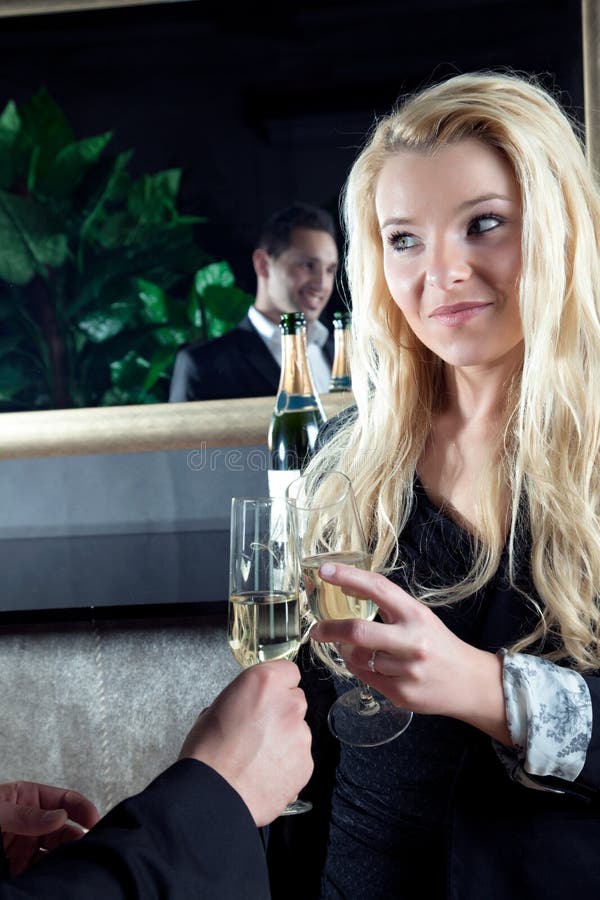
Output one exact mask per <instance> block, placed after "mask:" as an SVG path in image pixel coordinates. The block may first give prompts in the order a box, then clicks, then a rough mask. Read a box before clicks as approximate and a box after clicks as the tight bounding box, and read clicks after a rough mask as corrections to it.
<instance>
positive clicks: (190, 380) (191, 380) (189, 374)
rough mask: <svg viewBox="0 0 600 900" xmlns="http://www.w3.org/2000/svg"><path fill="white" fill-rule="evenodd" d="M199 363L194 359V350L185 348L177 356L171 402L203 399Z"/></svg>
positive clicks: (170, 389)
mask: <svg viewBox="0 0 600 900" xmlns="http://www.w3.org/2000/svg"><path fill="white" fill-rule="evenodd" d="M200 380H201V379H200V378H199V372H198V364H197V362H196V361H195V360H194V356H193V350H191V349H190V350H188V349H187V348H183V349H182V350H179V351H178V352H177V355H176V356H175V364H174V366H173V374H172V376H171V384H170V386H169V403H179V402H182V401H184V400H198V399H203V398H202V397H201V396H199V393H200V390H199V389H200Z"/></svg>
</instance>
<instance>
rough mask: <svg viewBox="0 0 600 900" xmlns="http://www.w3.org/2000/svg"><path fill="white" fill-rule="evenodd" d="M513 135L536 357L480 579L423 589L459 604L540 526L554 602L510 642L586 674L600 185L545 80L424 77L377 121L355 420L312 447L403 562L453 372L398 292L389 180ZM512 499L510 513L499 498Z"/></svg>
mask: <svg viewBox="0 0 600 900" xmlns="http://www.w3.org/2000/svg"><path fill="white" fill-rule="evenodd" d="M467 137H470V138H473V137H475V138H477V139H479V140H481V141H483V142H485V143H486V144H489V145H492V146H493V147H496V148H499V149H500V151H501V152H502V153H503V154H504V155H505V157H506V159H507V160H508V161H509V163H510V165H511V166H512V169H513V172H514V175H515V178H516V181H517V183H518V186H519V189H520V194H521V204H522V218H523V221H522V272H521V279H520V286H519V302H520V311H521V319H522V324H523V333H524V351H523V361H522V367H521V368H520V369H519V371H518V372H516V373H515V375H514V377H513V381H512V384H511V385H509V386H508V388H507V395H506V403H505V409H504V425H503V428H502V429H501V434H500V435H499V441H498V447H497V451H496V454H495V456H494V458H493V459H490V464H489V466H488V467H487V469H486V472H485V474H484V476H483V477H482V482H481V486H480V492H479V507H478V512H479V522H480V525H481V528H480V533H479V535H478V540H477V542H476V552H475V554H474V563H473V566H472V569H471V571H470V573H469V575H468V577H467V578H466V579H465V580H464V581H462V582H461V583H460V584H457V585H456V584H455V585H448V587H447V589H445V590H444V591H441V592H440V591H438V590H436V591H434V590H430V591H426V590H423V591H422V593H421V594H420V596H421V599H423V600H424V601H426V602H432V603H452V602H456V600H458V599H460V598H462V597H465V596H467V595H469V594H471V593H472V592H474V591H476V590H477V589H479V588H481V587H482V586H483V585H485V584H486V583H487V582H488V581H489V579H490V578H491V577H492V576H493V575H494V573H495V572H496V570H497V568H498V565H499V561H500V557H501V553H502V549H503V546H504V543H505V539H506V531H507V529H508V548H509V560H510V563H511V565H510V570H511V573H514V561H515V553H517V552H518V550H519V547H518V546H517V544H518V541H517V540H516V535H517V533H518V532H519V531H520V530H521V525H522V523H523V521H525V522H526V523H527V527H528V528H529V529H530V533H531V539H532V551H531V558H530V561H529V564H530V570H531V574H532V577H533V584H534V587H535V590H536V592H537V594H538V595H539V598H541V603H537V602H536V601H534V600H533V598H529V599H530V601H531V602H532V603H533V604H534V606H535V609H536V611H537V623H538V624H537V627H536V628H535V630H534V631H533V633H531V634H529V635H527V636H526V637H524V638H523V639H522V640H519V642H518V643H515V645H514V646H513V647H512V648H511V649H512V650H513V651H518V650H524V649H525V648H527V647H531V646H532V645H533V644H535V643H537V642H538V641H540V640H543V639H546V638H551V639H552V640H551V641H550V645H551V646H552V650H551V651H547V655H548V656H549V657H550V658H552V659H555V660H561V659H562V660H565V661H566V662H568V664H570V665H573V666H575V667H576V668H577V669H579V670H581V671H585V670H590V669H594V668H597V667H598V666H599V665H600V644H599V641H600V615H599V609H598V598H599V597H600V527H599V526H600V522H599V511H600V507H599V501H600V490H599V489H600V468H599V466H598V462H599V459H598V457H599V446H600V297H599V292H600V263H599V249H600V195H599V192H598V189H597V187H596V185H595V183H594V178H593V174H592V173H591V171H590V169H589V167H588V165H587V162H586V158H585V153H584V149H583V144H582V140H581V136H580V134H579V131H578V127H577V125H576V124H575V123H574V122H572V121H571V119H570V118H569V116H568V115H567V113H566V112H565V111H564V110H563V109H562V108H561V105H560V103H559V102H558V100H556V99H555V98H554V97H553V96H552V95H551V94H550V93H549V92H548V91H546V90H545V89H544V88H542V87H541V86H540V84H539V83H538V81H537V79H535V78H534V77H533V76H531V77H530V76H526V77H523V76H521V75H517V74H516V73H510V72H509V73H502V74H497V73H494V72H478V73H472V74H465V75H458V76H455V77H452V78H450V79H448V80H447V81H444V82H443V83H441V84H437V85H434V86H430V87H427V88H424V89H423V90H421V91H420V92H417V93H416V94H414V95H413V96H411V97H409V98H408V99H406V100H405V101H404V102H402V103H399V104H398V105H397V106H396V107H395V108H394V110H393V111H392V112H391V113H390V114H389V115H387V116H386V117H384V118H382V119H380V120H379V121H377V122H376V123H375V125H374V128H373V129H372V131H371V133H370V135H369V136H368V138H367V141H366V143H365V145H364V147H363V149H362V151H361V152H360V154H359V155H358V157H357V159H356V161H355V162H354V164H353V166H352V169H351V171H350V174H349V177H348V180H347V182H346V185H345V188H344V191H343V196H342V200H343V217H344V226H345V235H346V242H347V245H346V272H347V277H348V286H349V291H350V297H351V306H352V325H353V349H352V385H353V392H354V396H355V399H356V405H357V415H356V417H355V419H354V420H352V421H349V422H347V423H346V424H343V425H342V426H341V427H340V428H339V430H338V431H337V433H336V434H335V435H334V436H333V438H332V439H331V440H330V441H329V442H328V443H327V444H326V446H325V447H324V448H323V449H322V450H321V451H320V452H319V453H318V454H317V455H316V456H315V458H314V459H313V461H312V463H311V467H310V469H311V470H312V471H314V472H319V471H323V470H324V469H330V468H337V469H341V470H342V471H344V472H345V473H346V474H347V475H348V476H349V477H350V479H351V481H352V483H353V486H354V490H355V493H356V498H357V503H358V509H359V512H360V516H361V519H362V522H363V524H364V526H365V530H366V531H367V533H368V534H369V536H370V538H371V541H372V550H373V568H375V569H378V570H379V571H385V572H390V571H391V570H393V569H394V568H395V567H397V566H398V565H401V563H402V560H401V558H400V557H399V553H398V544H397V535H398V533H399V532H400V531H401V530H402V528H403V525H404V524H405V522H406V521H407V518H408V516H409V513H410V510H411V506H412V504H413V499H414V497H413V482H414V475H415V472H416V467H417V463H418V460H419V458H420V456H421V454H422V452H423V449H424V446H425V442H426V440H427V437H428V435H429V433H430V429H431V424H432V418H433V416H434V414H435V412H436V410H437V408H438V404H439V398H440V392H441V391H440V389H441V387H442V385H443V367H442V362H441V360H439V358H437V357H436V356H435V355H434V354H432V353H431V352H430V351H429V350H428V349H427V348H426V347H425V346H423V345H422V344H421V343H420V342H419V341H418V340H417V339H416V337H415V336H414V334H413V333H412V331H411V329H410V328H409V326H408V324H407V322H406V320H405V319H404V317H403V315H402V313H401V312H400V310H399V309H398V307H397V305H396V304H395V303H394V301H393V299H392V297H391V295H390V291H389V289H388V287H387V284H386V281H385V277H384V269H383V248H382V240H381V235H380V230H379V225H378V221H377V216H376V211H375V190H376V185H377V180H378V176H379V173H380V171H381V169H382V166H383V164H384V162H385V161H386V160H387V159H388V158H389V157H390V156H393V155H394V154H396V153H398V152H399V151H402V150H405V149H410V150H413V151H424V152H429V151H431V150H433V149H435V148H436V147H439V146H441V145H445V144H449V143H453V142H456V141H459V140H461V139H464V138H467ZM507 486H508V489H509V494H510V498H511V499H510V509H509V516H508V521H507V519H506V515H505V513H503V501H502V497H503V496H504V497H505V496H506V490H507Z"/></svg>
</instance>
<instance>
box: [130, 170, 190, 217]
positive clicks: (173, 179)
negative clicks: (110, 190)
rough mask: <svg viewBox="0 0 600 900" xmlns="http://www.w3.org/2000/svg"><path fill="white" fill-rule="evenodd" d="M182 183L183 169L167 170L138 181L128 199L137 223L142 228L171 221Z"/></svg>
mask: <svg viewBox="0 0 600 900" xmlns="http://www.w3.org/2000/svg"><path fill="white" fill-rule="evenodd" d="M180 182H181V169H166V170H165V171H163V172H157V173H156V174H154V175H144V176H142V178H140V179H139V180H138V181H136V182H135V184H134V185H132V188H131V191H130V192H129V197H128V198H127V208H128V210H129V212H130V214H131V215H132V216H133V218H134V219H135V221H136V222H138V223H139V225H141V226H145V225H160V224H163V223H166V222H169V221H171V220H172V219H173V217H174V214H175V204H176V202H177V194H178V192H179V185H180Z"/></svg>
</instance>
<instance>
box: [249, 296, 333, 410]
mask: <svg viewBox="0 0 600 900" xmlns="http://www.w3.org/2000/svg"><path fill="white" fill-rule="evenodd" d="M248 318H249V319H250V321H251V322H252V324H253V325H254V327H255V328H256V330H257V331H258V333H259V334H260V336H261V338H262V339H263V341H264V342H265V344H266V345H267V347H268V349H269V352H270V353H271V356H272V357H273V359H274V360H275V362H276V363H277V365H278V366H279V367H280V368H281V330H280V328H279V325H276V324H275V323H274V322H271V320H270V319H267V317H266V316H265V315H263V313H261V312H259V311H258V310H257V309H256V307H254V306H251V307H250V309H249V310H248ZM328 336H329V332H328V331H327V328H326V327H325V325H323V323H322V322H319V321H318V320H315V321H313V322H308V323H307V326H306V349H307V353H308V364H309V366H310V371H311V373H312V377H313V381H314V383H315V388H316V390H317V393H319V394H326V393H328V391H329V382H330V379H331V366H330V364H329V360H328V359H327V357H326V356H325V353H324V352H323V347H324V346H325V343H326V341H327V338H328Z"/></svg>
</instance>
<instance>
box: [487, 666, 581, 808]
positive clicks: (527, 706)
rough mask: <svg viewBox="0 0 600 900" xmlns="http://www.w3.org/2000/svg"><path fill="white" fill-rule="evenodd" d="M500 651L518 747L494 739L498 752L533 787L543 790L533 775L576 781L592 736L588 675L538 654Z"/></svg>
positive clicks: (515, 775)
mask: <svg viewBox="0 0 600 900" xmlns="http://www.w3.org/2000/svg"><path fill="white" fill-rule="evenodd" d="M500 652H501V655H502V656H503V661H504V667H503V684H504V698H505V703H506V719H507V724H508V730H509V732H510V736H511V738H512V741H513V745H514V746H513V747H512V748H509V747H506V746H504V745H503V744H499V743H498V742H497V741H494V748H495V750H496V753H497V754H498V756H499V757H500V759H501V760H502V762H503V763H504V765H505V767H506V768H507V769H508V771H509V774H510V775H511V777H512V778H514V779H515V780H516V781H520V782H521V783H522V784H526V785H527V786H528V787H534V788H538V789H539V788H541V789H542V790H544V786H543V785H542V784H540V783H538V782H536V781H535V780H534V779H533V778H530V777H529V776H542V777H543V776H553V777H555V778H561V779H563V780H564V781H575V779H576V778H577V776H578V775H579V774H580V773H581V770H582V769H583V767H584V765H585V759H586V754H587V749H588V745H589V742H590V739H591V736H592V700H591V697H590V692H589V689H588V686H587V684H586V682H585V680H584V679H583V678H582V677H581V675H580V674H579V673H578V672H574V671H573V670H572V669H567V668H565V667H563V666H558V665H556V663H552V662H549V661H548V660H546V659H542V658H541V657H539V656H531V655H529V654H526V653H507V652H506V650H502V651H500Z"/></svg>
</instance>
